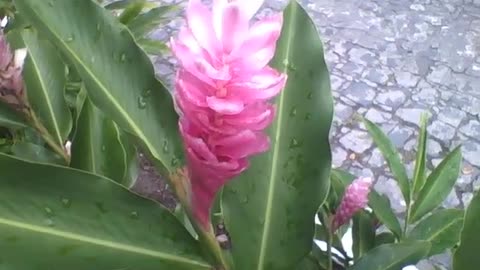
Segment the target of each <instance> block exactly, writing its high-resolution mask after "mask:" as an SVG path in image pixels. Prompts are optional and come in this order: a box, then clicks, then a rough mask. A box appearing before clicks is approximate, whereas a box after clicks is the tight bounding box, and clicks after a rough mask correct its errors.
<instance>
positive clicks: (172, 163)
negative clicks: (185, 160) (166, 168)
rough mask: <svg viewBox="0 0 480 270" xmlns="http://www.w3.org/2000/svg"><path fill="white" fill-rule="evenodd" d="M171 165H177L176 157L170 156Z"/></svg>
mask: <svg viewBox="0 0 480 270" xmlns="http://www.w3.org/2000/svg"><path fill="white" fill-rule="evenodd" d="M170 163H171V164H170V165H172V167H176V166H177V165H178V158H172V161H171V162H170Z"/></svg>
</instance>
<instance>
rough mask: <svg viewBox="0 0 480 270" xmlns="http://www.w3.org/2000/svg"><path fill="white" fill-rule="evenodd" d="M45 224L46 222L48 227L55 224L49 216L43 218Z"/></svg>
mask: <svg viewBox="0 0 480 270" xmlns="http://www.w3.org/2000/svg"><path fill="white" fill-rule="evenodd" d="M45 224H46V225H47V226H48V227H53V226H55V223H54V222H53V219H51V218H47V219H45Z"/></svg>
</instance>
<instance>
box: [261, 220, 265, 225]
mask: <svg viewBox="0 0 480 270" xmlns="http://www.w3.org/2000/svg"><path fill="white" fill-rule="evenodd" d="M263 224H265V219H264V218H262V219H260V225H262V226H263Z"/></svg>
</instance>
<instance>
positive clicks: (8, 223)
mask: <svg viewBox="0 0 480 270" xmlns="http://www.w3.org/2000/svg"><path fill="white" fill-rule="evenodd" d="M0 224H2V225H6V226H10V227H14V228H18V229H23V230H27V231H32V232H37V233H40V234H46V235H51V236H57V237H60V238H64V239H69V240H76V241H80V242H84V243H88V244H92V245H97V246H102V247H105V248H111V249H116V250H120V251H127V252H131V253H136V254H141V255H145V256H149V257H154V258H158V259H164V260H168V261H175V262H179V263H184V264H190V265H194V266H200V267H204V268H205V269H210V268H209V267H210V266H209V265H208V264H205V263H203V262H199V261H195V260H193V259H189V258H185V257H180V256H176V255H173V254H169V253H164V252H159V251H155V250H150V249H146V248H142V247H137V246H132V245H127V244H122V243H116V242H112V241H107V240H101V239H95V238H92V237H89V236H85V235H80V234H74V233H71V232H66V231H60V230H54V229H51V228H46V227H42V226H37V225H33V224H26V223H22V222H18V221H13V220H7V219H3V218H0Z"/></svg>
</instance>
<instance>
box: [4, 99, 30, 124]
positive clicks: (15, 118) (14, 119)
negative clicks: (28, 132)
mask: <svg viewBox="0 0 480 270" xmlns="http://www.w3.org/2000/svg"><path fill="white" fill-rule="evenodd" d="M0 127H7V128H14V129H18V128H24V127H27V122H26V121H25V118H24V117H23V116H22V115H21V114H19V113H17V112H16V111H15V110H14V109H13V108H11V107H10V106H8V105H7V104H6V103H4V102H1V101H0Z"/></svg>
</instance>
